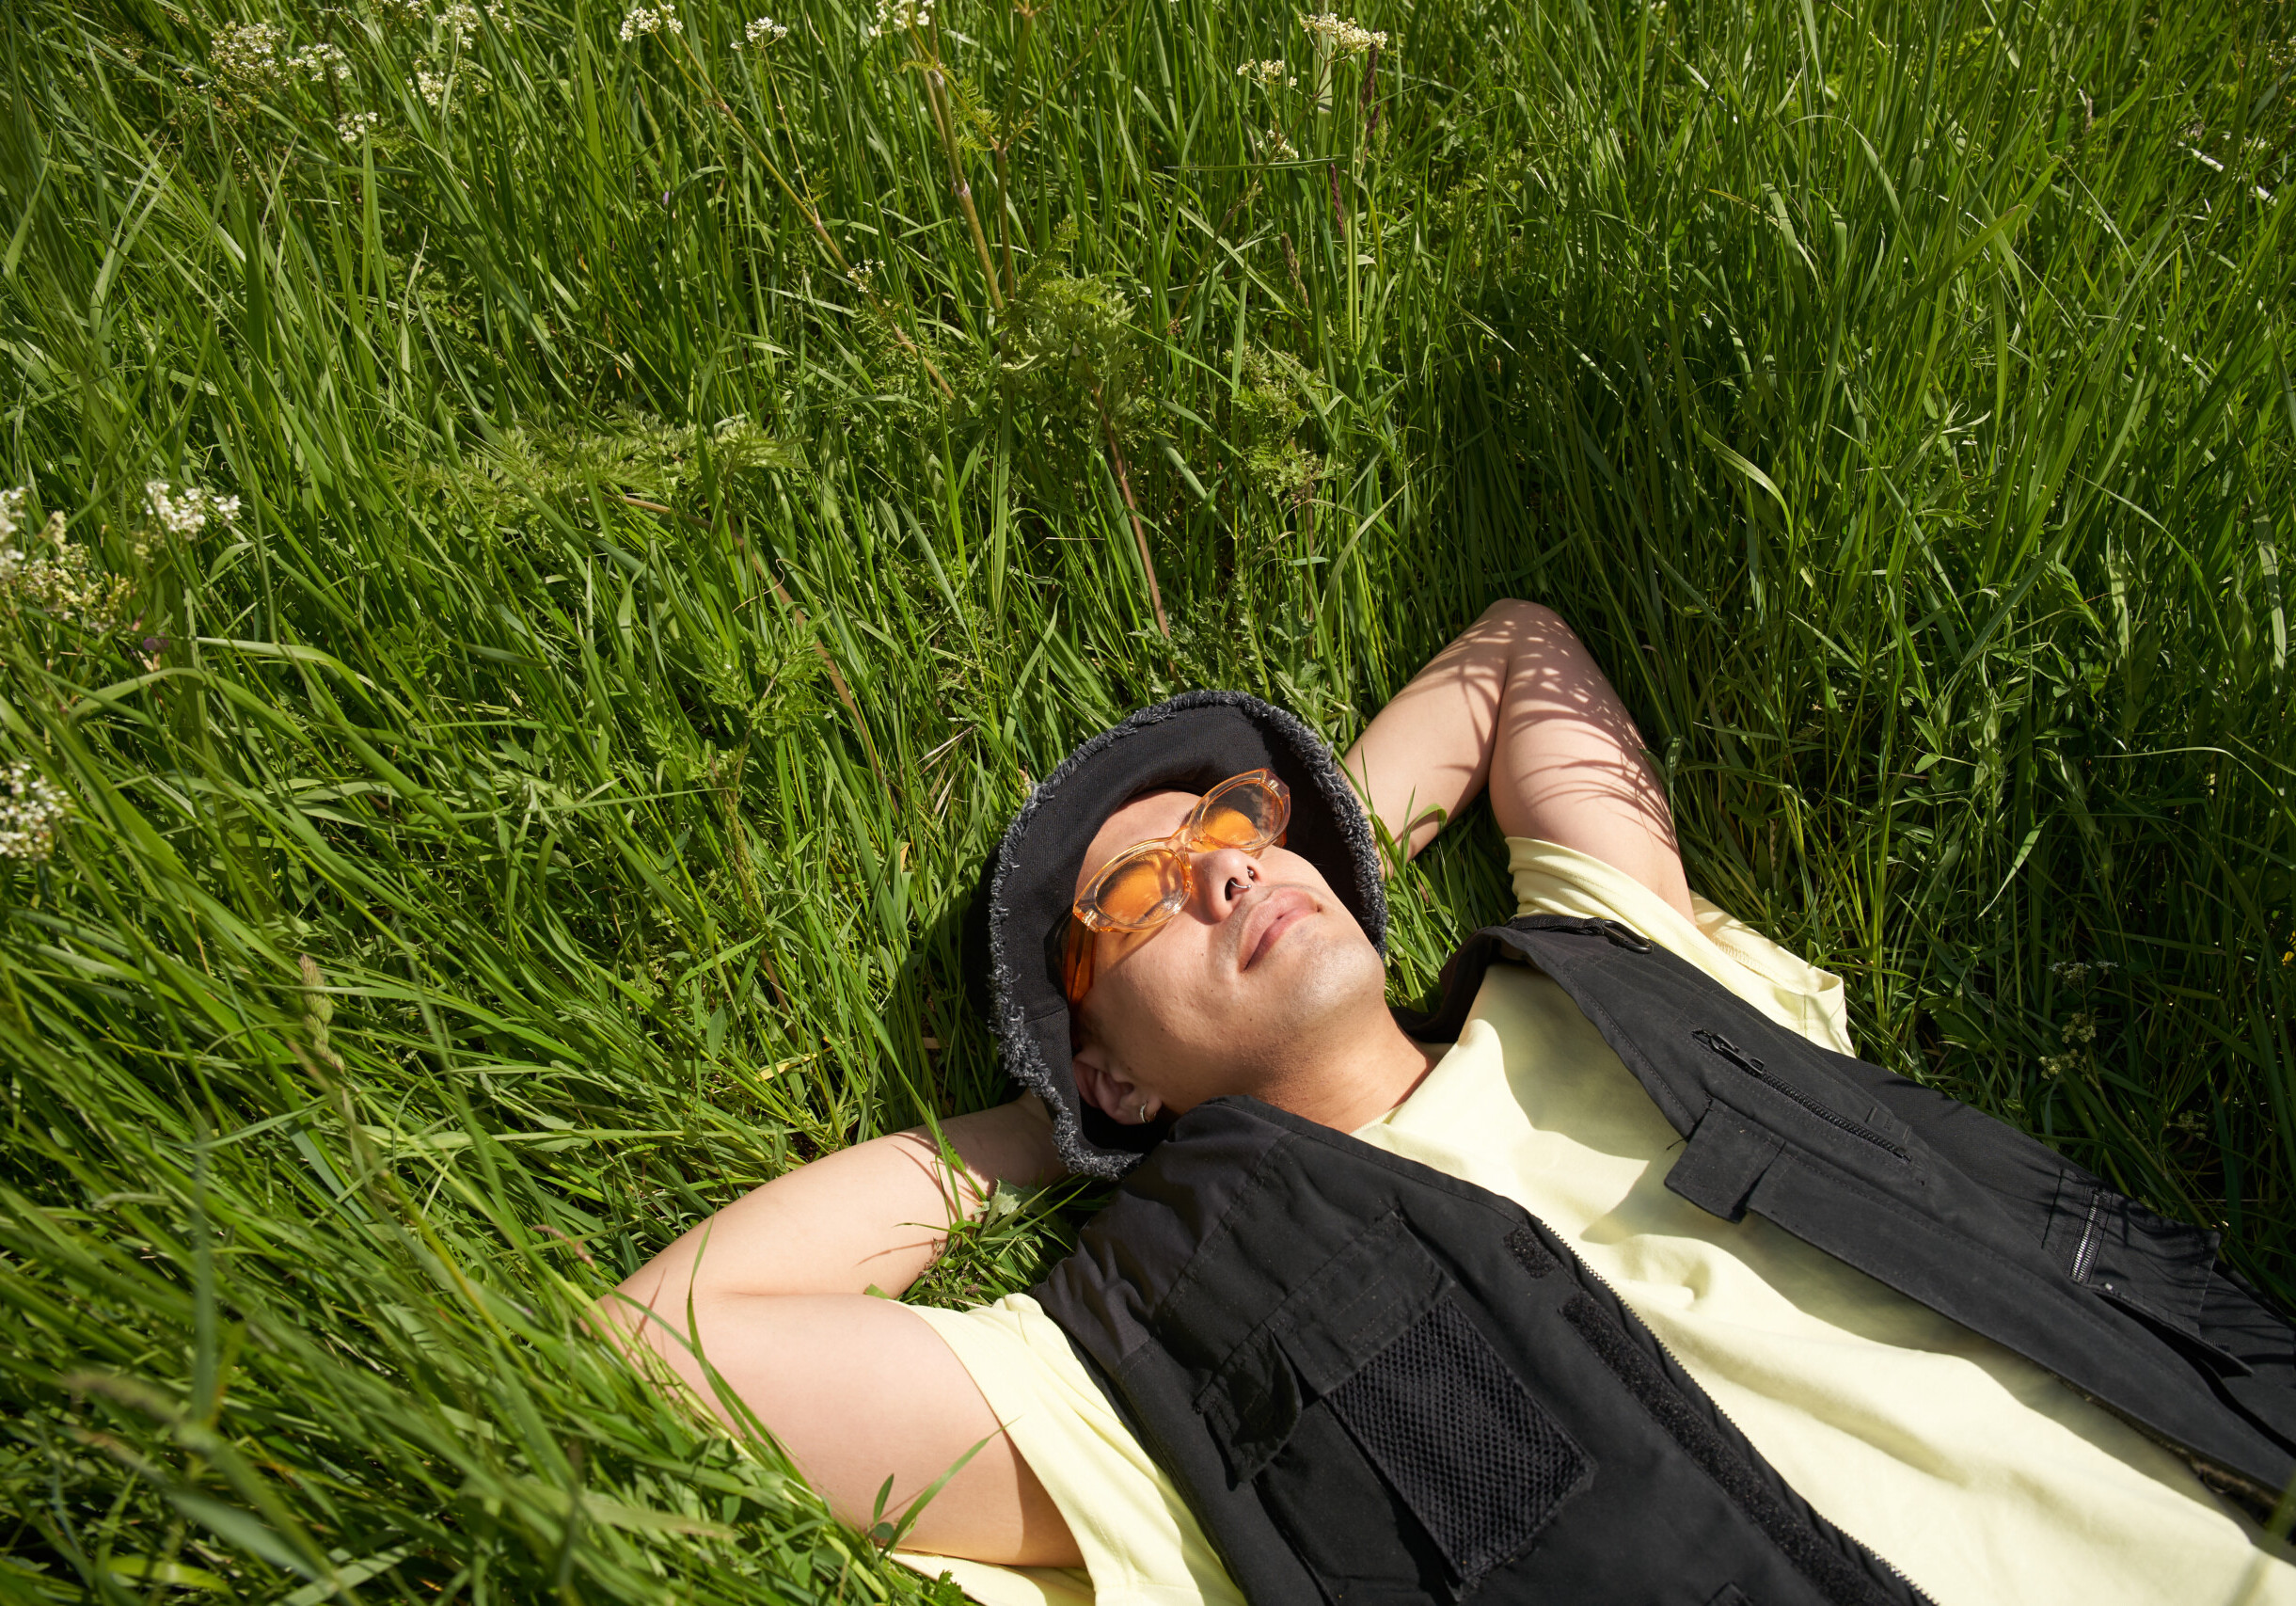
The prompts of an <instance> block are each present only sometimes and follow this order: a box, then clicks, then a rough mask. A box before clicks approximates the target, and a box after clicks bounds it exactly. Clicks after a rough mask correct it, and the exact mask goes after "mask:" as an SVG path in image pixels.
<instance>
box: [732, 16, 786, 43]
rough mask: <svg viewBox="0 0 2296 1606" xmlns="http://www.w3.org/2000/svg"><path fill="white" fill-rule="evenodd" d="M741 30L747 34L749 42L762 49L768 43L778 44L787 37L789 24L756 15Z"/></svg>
mask: <svg viewBox="0 0 2296 1606" xmlns="http://www.w3.org/2000/svg"><path fill="white" fill-rule="evenodd" d="M741 31H742V33H743V34H745V35H747V36H748V38H749V41H750V43H751V44H752V45H753V46H755V47H756V48H757V49H759V50H763V49H765V48H766V46H768V45H769V44H779V43H781V42H782V40H785V39H787V38H788V37H789V24H787V23H777V22H775V21H774V20H773V19H772V18H771V17H756V18H752V20H751V22H750V24H749V25H748V26H747V27H744V28H743V29H742V30H741Z"/></svg>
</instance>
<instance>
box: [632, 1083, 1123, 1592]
mask: <svg viewBox="0 0 2296 1606" xmlns="http://www.w3.org/2000/svg"><path fill="white" fill-rule="evenodd" d="M942 1132H943V1133H944V1134H945V1135H946V1136H947V1137H948V1139H949V1141H950V1143H951V1144H952V1145H953V1146H954V1147H955V1149H956V1151H957V1153H958V1156H959V1158H960V1159H961V1160H962V1161H963V1162H964V1167H965V1169H964V1171H963V1173H962V1174H961V1175H959V1176H957V1177H951V1176H950V1175H949V1174H948V1171H947V1169H946V1168H945V1167H944V1166H943V1165H942V1162H941V1159H940V1155H939V1153H938V1152H937V1151H936V1149H935V1148H934V1145H933V1143H932V1140H931V1138H930V1137H929V1135H927V1134H926V1133H925V1132H924V1131H923V1130H922V1129H919V1130H914V1131H910V1132H903V1133H896V1134H895V1135H894V1136H892V1137H879V1138H875V1139H873V1140H871V1141H869V1142H867V1143H863V1144H858V1145H856V1146H855V1147H853V1148H851V1149H844V1150H840V1151H838V1152H837V1153H833V1154H829V1155H826V1156H824V1157H823V1158H821V1159H818V1160H815V1161H814V1162H812V1163H811V1164H810V1165H805V1166H800V1167H799V1168H798V1169H796V1170H794V1171H791V1172H789V1173H788V1174H787V1175H785V1176H781V1177H777V1178H775V1179H774V1180H773V1181H771V1182H769V1183H768V1184H766V1185H764V1186H763V1187H760V1188H758V1189H756V1190H755V1191H754V1192H752V1193H750V1194H749V1195H747V1196H745V1197H744V1198H742V1199H739V1200H736V1201H735V1202H734V1203H732V1204H729V1205H727V1206H726V1207H725V1208H724V1209H723V1210H720V1211H719V1212H718V1214H717V1215H715V1216H711V1217H710V1218H709V1220H708V1221H706V1222H705V1223H703V1225H701V1226H700V1227H697V1228H695V1229H694V1230H693V1231H692V1232H688V1233H687V1234H686V1235H685V1236H684V1237H682V1238H680V1239H678V1240H677V1242H675V1243H674V1244H672V1245H671V1246H670V1247H669V1248H667V1249H664V1250H663V1251H662V1252H661V1253H660V1254H659V1255H657V1256H656V1257H655V1258H654V1260H653V1261H652V1262H650V1263H649V1264H647V1265H646V1266H645V1267H644V1268H643V1269H641V1270H640V1271H639V1272H638V1273H637V1274H636V1275H635V1276H633V1277H631V1278H630V1279H629V1280H627V1281H625V1283H623V1285H622V1286H621V1288H620V1289H619V1290H617V1291H616V1294H615V1295H614V1296H610V1297H609V1298H608V1299H606V1300H604V1301H602V1302H601V1303H600V1304H599V1306H598V1307H597V1312H596V1316H597V1319H598V1322H599V1325H600V1326H601V1327H602V1328H606V1329H607V1330H609V1331H610V1332H612V1333H614V1334H616V1335H617V1336H618V1338H619V1339H620V1341H621V1342H623V1343H625V1344H628V1343H631V1342H633V1341H634V1342H636V1343H639V1344H643V1345H644V1346H646V1347H647V1348H650V1349H651V1350H653V1351H654V1352H655V1353H656V1354H657V1355H659V1356H660V1357H661V1358H662V1360H665V1361H667V1362H668V1364H669V1366H670V1368H671V1370H673V1372H675V1373H676V1374H677V1375H679V1376H681V1377H682V1378H684V1379H685V1380H686V1382H687V1383H688V1384H689V1385H691V1386H692V1387H693V1388H694V1389H695V1390H696V1391H697V1393H698V1394H699V1395H700V1397H701V1398H703V1399H704V1400H705V1401H707V1402H708V1403H709V1405H710V1406H711V1408H713V1409H715V1410H717V1411H718V1412H719V1414H720V1415H721V1416H722V1415H727V1414H728V1413H727V1411H726V1408H725V1407H724V1405H723V1404H722V1403H721V1402H720V1401H718V1400H716V1399H714V1398H712V1397H711V1391H710V1387H709V1385H708V1383H707V1382H706V1381H705V1377H704V1375H703V1370H702V1365H701V1362H700V1361H699V1360H697V1359H696V1357H695V1356H694V1354H693V1348H694V1347H699V1348H700V1349H701V1350H702V1351H703V1352H704V1353H705V1355H706V1356H707V1357H708V1360H709V1363H710V1365H711V1366H713V1367H715V1368H716V1369H717V1371H718V1373H719V1375H720V1376H721V1377H722V1378H723V1379H724V1380H725V1383H726V1386H727V1387H728V1388H730V1389H731V1390H732V1391H734V1392H735V1393H736V1395H738V1396H739V1398H740V1399H741V1401H742V1403H743V1404H744V1405H746V1406H747V1407H749V1408H750V1409H751V1410H752V1411H753V1412H754V1413H756V1416H757V1419H758V1420H759V1421H760V1422H762V1423H765V1424H766V1426H767V1427H768V1428H769V1429H770V1430H771V1431H772V1433H773V1435H774V1437H775V1438H776V1439H780V1441H781V1443H782V1445H783V1447H784V1449H785V1450H787V1451H788V1452H789V1455H790V1456H791V1457H792V1458H793V1459H794V1460H795V1461H796V1462H797V1464H798V1468H799V1470H800V1471H802V1472H803V1473H804V1474H805V1477H806V1480H807V1481H808V1482H809V1483H811V1484H812V1485H813V1487H815V1489H817V1490H819V1491H820V1493H821V1494H822V1496H823V1497H824V1498H825V1499H827V1500H828V1501H829V1503H830V1506H831V1509H832V1510H833V1511H835V1512H836V1513H837V1515H838V1516H839V1517H840V1518H842V1519H845V1520H847V1521H848V1522H852V1523H854V1524H856V1525H857V1526H865V1525H866V1524H867V1523H868V1521H869V1519H870V1513H871V1510H872V1508H873V1507H874V1506H875V1504H876V1501H877V1493H878V1490H879V1487H881V1486H882V1485H883V1483H884V1481H885V1479H886V1477H887V1476H888V1475H890V1476H891V1477H892V1478H893V1480H894V1485H893V1495H892V1498H891V1500H890V1501H889V1502H888V1503H887V1505H886V1511H887V1514H888V1515H893V1514H896V1513H899V1512H901V1511H902V1510H904V1509H905V1508H906V1507H907V1505H908V1504H909V1503H910V1502H911V1501H913V1500H915V1499H916V1497H917V1496H918V1495H920V1494H922V1493H923V1492H924V1491H925V1490H926V1488H927V1487H930V1486H931V1484H932V1483H933V1481H934V1480H935V1479H936V1478H939V1477H940V1476H941V1475H942V1473H943V1472H945V1471H948V1469H949V1468H950V1467H951V1466H952V1465H954V1464H955V1463H956V1462H957V1461H958V1458H960V1457H961V1456H963V1455H964V1454H965V1453H966V1452H967V1451H969V1450H971V1449H972V1448H973V1447H974V1445H975V1444H978V1443H980V1442H981V1441H982V1440H983V1439H987V1440H988V1441H989V1442H988V1443H987V1445H986V1446H985V1447H984V1448H983V1449H982V1450H981V1451H980V1453H979V1454H978V1455H974V1457H973V1459H972V1460H971V1461H970V1462H969V1463H967V1465H966V1466H965V1469H964V1471H961V1472H959V1473H958V1474H957V1476H956V1477H954V1478H952V1479H951V1480H950V1481H949V1483H948V1486H947V1487H944V1488H943V1489H942V1491H941V1492H940V1493H939V1494H938V1495H937V1496H935V1497H934V1499H933V1501H932V1502H931V1503H930V1504H929V1505H927V1506H926V1509H925V1511H924V1513H923V1514H922V1515H921V1516H920V1517H919V1518H918V1519H917V1522H916V1524H915V1526H914V1527H913V1528H911V1529H910V1534H909V1536H908V1537H907V1538H906V1539H905V1540H904V1541H903V1543H904V1545H905V1546H907V1547H912V1548H914V1549H917V1550H930V1551H934V1552H937V1553H940V1554H944V1555H957V1556H969V1557H972V1558H974V1560H978V1561H987V1562H1000V1563H1004V1564H1006V1565H1011V1566H1079V1565H1081V1564H1082V1560H1083V1557H1082V1554H1081V1552H1080V1551H1079V1550H1077V1546H1076V1541H1075V1539H1074V1538H1073V1537H1072V1536H1071V1535H1070V1534H1069V1527H1068V1524H1067V1522H1066V1521H1064V1520H1063V1519H1062V1518H1061V1515H1060V1512H1059V1510H1058V1508H1057V1507H1055V1506H1054V1505H1053V1502H1052V1499H1051V1497H1050V1496H1049V1495H1047V1494H1046V1493H1045V1491H1044V1486H1043V1485H1042V1484H1041V1483H1039V1482H1038V1481H1037V1476H1036V1474H1035V1473H1034V1472H1032V1471H1030V1470H1029V1467H1028V1463H1027V1462H1026V1461H1024V1460H1023V1459H1021V1455H1020V1453H1019V1452H1018V1451H1017V1450H1015V1449H1014V1448H1013V1446H1012V1441H1011V1440H1010V1439H1008V1438H1006V1437H1005V1434H1004V1433H1003V1432H1002V1431H1001V1430H1000V1426H999V1423H998V1422H997V1419H996V1417H995V1415H994V1413H992V1412H991V1411H990V1408H989V1403H988V1402H987V1401H986V1400H984V1399H983V1398H982V1397H981V1394H980V1391H979V1390H978V1389H977V1388H975V1387H974V1383H973V1379H972V1376H971V1375H969V1374H968V1373H967V1372H966V1371H965V1369H964V1367H963V1366H962V1365H961V1364H960V1363H959V1362H958V1360H957V1357H956V1355H955V1354H954V1353H953V1352H952V1351H951V1350H950V1349H949V1347H948V1345H947V1344H943V1343H942V1340H941V1338H940V1335H938V1334H937V1333H935V1332H934V1331H933V1329H932V1328H929V1327H927V1326H926V1323H925V1322H924V1320H923V1319H922V1318H920V1317H919V1316H918V1315H917V1314H916V1313H915V1312H912V1311H910V1310H909V1309H908V1308H906V1307H905V1306H902V1305H899V1304H896V1303H895V1302H894V1301H893V1300H891V1299H883V1298H878V1297H875V1296H871V1295H869V1294H867V1293H865V1292H863V1291H864V1290H865V1289H867V1288H868V1287H869V1286H870V1285H871V1284H875V1285H876V1286H877V1287H879V1288H880V1289H883V1290H885V1291H886V1292H888V1293H892V1294H898V1293H900V1292H902V1291H903V1290H905V1289H907V1288H908V1287H909V1285H910V1283H911V1282H913V1281H915V1280H916V1279H917V1277H918V1276H919V1274H921V1273H922V1272H923V1271H924V1270H925V1268H926V1266H927V1265H929V1264H931V1263H932V1259H933V1257H934V1255H936V1254H937V1253H939V1252H940V1249H941V1247H942V1244H943V1243H944V1242H945V1241H946V1238H947V1227H948V1224H949V1223H951V1222H953V1221H956V1220H958V1219H961V1218H963V1217H965V1216H971V1215H974V1214H976V1213H977V1211H978V1209H979V1207H980V1205H981V1204H982V1202H983V1201H985V1199H986V1198H987V1196H988V1194H989V1193H990V1191H991V1190H992V1188H993V1186H994V1184H995V1182H996V1181H997V1180H999V1179H1002V1180H1005V1181H1008V1182H1014V1183H1038V1182H1049V1181H1051V1180H1053V1178H1054V1177H1056V1176H1058V1175H1059V1174H1060V1165H1059V1162H1058V1160H1057V1159H1056V1158H1054V1156H1053V1143H1052V1123H1051V1121H1050V1119H1049V1118H1048V1117H1047V1115H1046V1113H1045V1110H1044V1106H1043V1105H1041V1104H1039V1103H1037V1100H1036V1099H1035V1098H1034V1097H1033V1096H1032V1097H1029V1098H1024V1099H1021V1100H1020V1101H1019V1102H1017V1103H1014V1104H1009V1105H1000V1106H999V1107H998V1108H996V1109H992V1110H984V1111H982V1112H981V1113H979V1114H977V1115H967V1116H958V1117H957V1118H955V1119H954V1120H951V1121H943V1122H942ZM689 1301H690V1309H691V1312H692V1315H691V1329H690V1332H689V1328H688V1310H689ZM689 1339H690V1340H691V1341H692V1344H691V1345H690V1346H689Z"/></svg>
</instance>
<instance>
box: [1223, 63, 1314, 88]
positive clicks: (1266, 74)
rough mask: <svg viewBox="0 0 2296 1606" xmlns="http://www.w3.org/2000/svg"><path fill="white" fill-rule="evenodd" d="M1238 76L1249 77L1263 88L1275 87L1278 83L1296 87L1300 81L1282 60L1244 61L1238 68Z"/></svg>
mask: <svg viewBox="0 0 2296 1606" xmlns="http://www.w3.org/2000/svg"><path fill="white" fill-rule="evenodd" d="M1236 76H1237V77H1239V78H1249V79H1250V80H1251V81H1252V82H1253V83H1255V84H1257V85H1259V87H1261V88H1263V89H1273V88H1274V87H1275V86H1276V85H1278V84H1281V85H1283V86H1284V87H1287V88H1292V89H1296V88H1298V87H1299V82H1300V81H1299V80H1298V79H1297V78H1294V77H1292V76H1291V69H1290V68H1288V67H1286V66H1285V65H1284V64H1283V63H1282V62H1280V61H1246V62H1243V63H1241V64H1240V65H1238V67H1237V68H1236Z"/></svg>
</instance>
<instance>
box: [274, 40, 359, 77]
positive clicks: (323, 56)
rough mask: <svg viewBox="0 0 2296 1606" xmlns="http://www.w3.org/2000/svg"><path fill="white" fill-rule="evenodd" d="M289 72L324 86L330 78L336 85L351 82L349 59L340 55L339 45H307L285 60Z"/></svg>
mask: <svg viewBox="0 0 2296 1606" xmlns="http://www.w3.org/2000/svg"><path fill="white" fill-rule="evenodd" d="M287 69H288V71H289V72H294V73H297V74H299V75H300V76H302V77H305V78H308V79H309V80H310V81H311V82H312V83H314V84H324V83H325V82H326V81H327V80H328V79H330V78H332V79H333V80H334V81H335V82H336V83H338V84H347V83H349V82H350V81H351V58H350V57H349V56H345V55H344V54H343V53H342V47H341V46H340V45H333V44H307V45H305V46H304V47H303V48H302V49H301V50H298V51H296V52H295V53H294V55H293V56H289V57H288V58H287Z"/></svg>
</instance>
